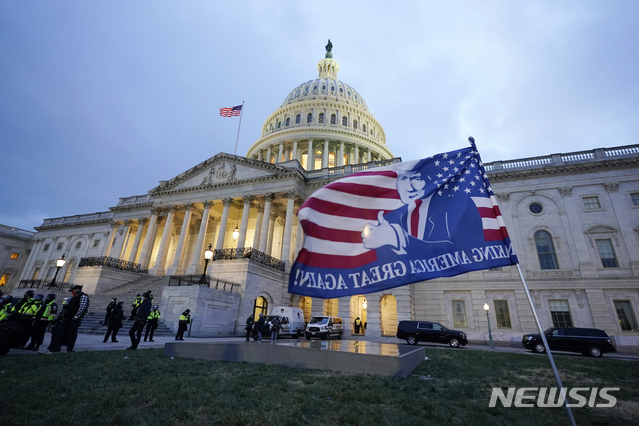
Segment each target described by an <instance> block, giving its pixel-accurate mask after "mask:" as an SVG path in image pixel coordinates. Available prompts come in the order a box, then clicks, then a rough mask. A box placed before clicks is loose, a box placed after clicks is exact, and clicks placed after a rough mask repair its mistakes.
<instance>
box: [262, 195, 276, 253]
mask: <svg viewBox="0 0 639 426" xmlns="http://www.w3.org/2000/svg"><path fill="white" fill-rule="evenodd" d="M274 198H275V194H273V193H272V192H268V193H266V194H264V200H266V204H265V205H264V217H263V219H262V230H261V231H260V245H259V247H260V248H259V251H261V252H262V253H266V244H267V243H268V228H269V226H268V225H269V218H270V217H271V204H272V203H273V199H274Z"/></svg>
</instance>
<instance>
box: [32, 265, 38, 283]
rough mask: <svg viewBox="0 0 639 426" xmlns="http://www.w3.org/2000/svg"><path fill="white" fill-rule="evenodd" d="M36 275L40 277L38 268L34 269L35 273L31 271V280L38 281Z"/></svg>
mask: <svg viewBox="0 0 639 426" xmlns="http://www.w3.org/2000/svg"><path fill="white" fill-rule="evenodd" d="M38 275H40V268H35V271H33V276H32V277H31V279H32V280H37V279H38Z"/></svg>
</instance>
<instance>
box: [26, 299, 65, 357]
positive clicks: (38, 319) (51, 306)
mask: <svg viewBox="0 0 639 426" xmlns="http://www.w3.org/2000/svg"><path fill="white" fill-rule="evenodd" d="M36 297H37V296H36ZM57 313H58V305H57V304H56V303H55V293H49V294H47V297H46V299H44V302H43V303H42V304H41V305H40V306H39V308H38V310H37V311H36V313H35V316H34V319H33V328H32V329H31V343H29V346H27V347H26V348H25V349H26V350H31V351H37V350H38V349H40V345H41V344H42V343H43V342H44V335H45V333H46V331H47V326H48V325H49V324H51V322H52V321H53V320H54V319H55V317H56V314H57Z"/></svg>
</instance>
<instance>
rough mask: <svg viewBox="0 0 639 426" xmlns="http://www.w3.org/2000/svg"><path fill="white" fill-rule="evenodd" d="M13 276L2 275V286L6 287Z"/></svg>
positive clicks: (0, 279)
mask: <svg viewBox="0 0 639 426" xmlns="http://www.w3.org/2000/svg"><path fill="white" fill-rule="evenodd" d="M10 276H11V275H9V274H2V276H1V277H0V286H6V285H7V283H8V282H9V277H10Z"/></svg>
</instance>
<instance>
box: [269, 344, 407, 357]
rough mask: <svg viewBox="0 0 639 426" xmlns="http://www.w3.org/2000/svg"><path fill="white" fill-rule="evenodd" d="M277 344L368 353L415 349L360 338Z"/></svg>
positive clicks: (402, 352) (388, 353)
mask: <svg viewBox="0 0 639 426" xmlns="http://www.w3.org/2000/svg"><path fill="white" fill-rule="evenodd" d="M278 345H287V346H295V347H298V348H308V349H319V350H324V351H335V352H350V353H358V354H369V355H384V356H402V355H405V354H407V353H410V352H412V351H414V350H416V349H415V348H414V347H412V346H406V345H395V344H392V343H376V342H368V341H360V340H311V341H306V342H292V343H280V342H278Z"/></svg>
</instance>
